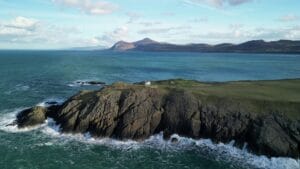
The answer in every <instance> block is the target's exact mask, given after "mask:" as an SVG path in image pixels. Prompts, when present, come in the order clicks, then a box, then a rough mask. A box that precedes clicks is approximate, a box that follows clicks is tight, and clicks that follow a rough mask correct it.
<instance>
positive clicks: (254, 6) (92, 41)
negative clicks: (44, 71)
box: [0, 0, 300, 49]
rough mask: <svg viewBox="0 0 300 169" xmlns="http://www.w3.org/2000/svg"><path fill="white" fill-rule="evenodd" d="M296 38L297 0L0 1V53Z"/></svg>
mask: <svg viewBox="0 0 300 169" xmlns="http://www.w3.org/2000/svg"><path fill="white" fill-rule="evenodd" d="M145 37H149V38H151V39H154V40H156V41H160V42H169V43H177V44H188V43H209V44H218V43H225V42H229V43H241V42H244V41H248V40H254V39H263V40H266V41H273V40H279V39H291V40H300V0H0V49H65V48H72V47H87V46H106V47H109V46H111V45H112V44H114V43H115V42H117V41H119V40H124V41H129V42H131V41H136V40H140V39H143V38H145Z"/></svg>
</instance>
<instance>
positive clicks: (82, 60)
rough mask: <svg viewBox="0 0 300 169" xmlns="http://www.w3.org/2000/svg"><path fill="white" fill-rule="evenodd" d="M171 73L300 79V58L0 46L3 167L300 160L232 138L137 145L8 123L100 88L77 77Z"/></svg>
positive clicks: (290, 163)
mask: <svg viewBox="0 0 300 169" xmlns="http://www.w3.org/2000/svg"><path fill="white" fill-rule="evenodd" d="M169 78H185V79H196V80H200V81H231V80H265V79H284V78H300V55H284V54H278V55H275V54H224V53H166V52H165V53H143V52H129V53H115V52H96V51H93V52H88V51H85V52H79V51H0V80H1V82H0V168H1V169H2V168H3V169H6V168H7V169H10V168H101V169H102V168H133V169H134V168H191V169H194V168H199V169H210V168H211V169H217V168H222V169H226V168H272V169H273V168H274V169H275V168H276V169H277V168H291V169H293V168H300V165H299V164H300V163H299V160H294V159H288V158H267V157H263V156H255V155H252V154H250V153H248V152H247V149H246V147H245V149H244V150H239V149H236V148H234V147H232V146H231V145H232V143H228V144H222V143H220V144H213V143H211V142H210V140H192V139H188V138H182V137H179V136H176V135H175V136H174V137H179V143H178V144H176V145H174V144H172V143H169V142H168V141H164V140H162V138H161V135H156V136H153V137H152V138H149V139H148V140H146V141H144V142H139V143H138V142H134V141H126V142H119V141H116V140H111V139H93V138H91V137H89V135H88V134H86V135H64V134H60V133H59V132H58V130H57V128H58V127H57V126H55V125H54V123H53V122H52V121H51V119H49V120H48V121H47V123H46V124H44V125H42V126H39V127H37V128H34V129H25V130H19V129H16V128H15V127H6V126H5V125H6V124H8V123H9V122H11V121H12V120H13V119H14V116H15V114H16V113H17V112H18V111H20V110H22V109H24V108H26V107H30V106H33V105H36V104H42V103H43V102H44V101H47V100H58V101H63V100H65V99H67V98H68V97H70V96H72V95H73V94H75V93H76V92H78V91H80V90H83V89H97V88H99V87H92V86H78V85H76V83H75V82H76V81H78V80H80V81H88V80H99V81H104V82H106V83H108V84H110V83H113V82H116V81H126V82H138V81H144V80H160V79H169Z"/></svg>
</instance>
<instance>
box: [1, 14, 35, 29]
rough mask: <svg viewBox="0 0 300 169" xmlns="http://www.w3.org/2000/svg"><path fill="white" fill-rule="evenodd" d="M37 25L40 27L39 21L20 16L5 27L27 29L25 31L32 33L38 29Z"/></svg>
mask: <svg viewBox="0 0 300 169" xmlns="http://www.w3.org/2000/svg"><path fill="white" fill-rule="evenodd" d="M37 25H38V20H36V19H32V18H25V17H22V16H18V17H16V18H15V19H14V20H13V21H11V22H10V23H8V24H6V25H5V27H11V28H16V29H25V30H29V31H32V30H34V29H35V28H36V27H37Z"/></svg>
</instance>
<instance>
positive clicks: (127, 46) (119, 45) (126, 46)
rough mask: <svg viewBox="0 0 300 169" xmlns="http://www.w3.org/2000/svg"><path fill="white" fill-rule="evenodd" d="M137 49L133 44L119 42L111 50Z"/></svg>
mask: <svg viewBox="0 0 300 169" xmlns="http://www.w3.org/2000/svg"><path fill="white" fill-rule="evenodd" d="M133 48H135V46H134V44H133V43H129V42H125V41H119V42H117V43H116V44H114V46H112V47H111V50H117V51H126V50H130V49H133Z"/></svg>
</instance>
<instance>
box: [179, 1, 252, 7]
mask: <svg viewBox="0 0 300 169" xmlns="http://www.w3.org/2000/svg"><path fill="white" fill-rule="evenodd" d="M184 1H185V2H186V3H189V4H205V5H209V6H213V7H217V8H220V7H224V6H237V5H241V4H244V3H247V2H250V1H252V0H184Z"/></svg>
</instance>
